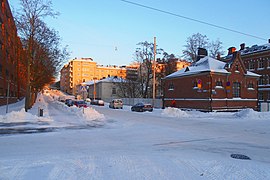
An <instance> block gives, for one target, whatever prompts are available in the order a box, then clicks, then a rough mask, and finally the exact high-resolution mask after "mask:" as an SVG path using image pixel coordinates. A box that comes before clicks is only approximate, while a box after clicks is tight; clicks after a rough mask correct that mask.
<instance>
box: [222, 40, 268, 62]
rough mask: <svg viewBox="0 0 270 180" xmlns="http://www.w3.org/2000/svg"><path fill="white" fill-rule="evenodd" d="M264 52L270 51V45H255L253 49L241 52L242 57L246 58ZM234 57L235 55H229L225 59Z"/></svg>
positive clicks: (246, 48) (249, 48) (247, 48)
mask: <svg viewBox="0 0 270 180" xmlns="http://www.w3.org/2000/svg"><path fill="white" fill-rule="evenodd" d="M263 51H270V43H267V44H263V45H257V44H256V45H253V46H251V47H245V49H243V50H239V52H240V53H241V56H245V55H248V54H255V53H258V52H263ZM232 56H233V54H229V55H227V56H225V57H224V59H230V58H231V57H232Z"/></svg>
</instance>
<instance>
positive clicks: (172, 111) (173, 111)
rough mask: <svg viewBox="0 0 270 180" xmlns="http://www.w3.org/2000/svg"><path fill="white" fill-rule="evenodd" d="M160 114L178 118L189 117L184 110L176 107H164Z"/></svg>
mask: <svg viewBox="0 0 270 180" xmlns="http://www.w3.org/2000/svg"><path fill="white" fill-rule="evenodd" d="M162 115H165V116H169V117H178V118H181V117H189V115H188V114H187V113H186V112H185V111H182V110H180V109H178V108H172V107H168V108H166V109H164V110H163V112H162Z"/></svg>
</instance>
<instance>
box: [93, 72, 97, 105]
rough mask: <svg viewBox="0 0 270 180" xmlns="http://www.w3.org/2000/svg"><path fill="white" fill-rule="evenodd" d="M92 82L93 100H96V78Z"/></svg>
mask: <svg viewBox="0 0 270 180" xmlns="http://www.w3.org/2000/svg"><path fill="white" fill-rule="evenodd" d="M93 80H94V100H96V80H97V78H96V77H94V78H93Z"/></svg>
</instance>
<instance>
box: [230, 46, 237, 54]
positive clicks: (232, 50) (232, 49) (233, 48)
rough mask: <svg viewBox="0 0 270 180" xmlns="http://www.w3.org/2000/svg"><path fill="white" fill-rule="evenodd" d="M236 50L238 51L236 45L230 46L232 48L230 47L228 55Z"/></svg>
mask: <svg viewBox="0 0 270 180" xmlns="http://www.w3.org/2000/svg"><path fill="white" fill-rule="evenodd" d="M235 51H236V48H235V47H230V48H229V49H228V55H231V54H233V53H234V52H235Z"/></svg>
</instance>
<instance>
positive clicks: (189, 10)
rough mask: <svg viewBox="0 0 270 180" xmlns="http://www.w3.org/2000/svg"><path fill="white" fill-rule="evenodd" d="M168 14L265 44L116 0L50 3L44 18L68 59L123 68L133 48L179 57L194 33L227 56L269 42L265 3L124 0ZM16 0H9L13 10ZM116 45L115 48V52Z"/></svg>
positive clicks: (269, 23)
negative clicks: (145, 46) (152, 46)
mask: <svg viewBox="0 0 270 180" xmlns="http://www.w3.org/2000/svg"><path fill="white" fill-rule="evenodd" d="M130 1H133V2H136V3H140V4H143V5H146V6H151V7H154V8H157V9H161V10H164V11H169V12H171V13H174V14H179V15H182V16H186V17H189V18H194V19H197V20H200V21H205V22H207V23H212V24H216V25H219V26H223V27H226V28H230V29H234V30H236V31H240V32H243V33H248V34H252V35H255V36H259V37H262V38H264V39H265V40H260V39H256V38H253V37H248V36H244V35H241V34H237V33H233V32H230V31H226V30H222V29H218V28H215V27H211V26H208V25H204V24H200V23H196V22H193V21H189V20H186V19H182V18H178V17H175V16H171V15H168V14H163V13H161V12H157V11H153V10H149V9H145V8H142V7H138V6H134V5H131V4H128V3H125V2H123V1H120V0H76V1H70V0H52V2H53V8H54V10H56V11H58V12H59V13H60V16H59V17H58V18H57V19H53V20H47V22H48V25H49V26H50V27H53V28H54V29H56V30H57V31H59V34H60V36H61V37H62V40H63V41H62V42H63V44H64V45H68V46H69V50H70V51H71V52H72V53H71V57H70V58H75V57H78V58H79V57H92V58H93V59H94V61H96V62H98V63H99V64H103V65H128V64H130V63H131V62H132V61H133V54H134V52H135V50H136V47H137V46H136V44H137V43H139V42H142V41H148V42H153V39H154V36H156V37H157V44H158V46H159V47H160V48H163V49H164V50H165V51H166V52H168V53H173V54H175V55H178V56H181V55H182V50H183V46H184V45H185V44H186V39H187V37H189V36H191V35H192V34H194V33H197V32H199V33H201V34H203V35H206V36H207V37H208V38H209V39H210V40H216V39H219V40H220V41H221V42H223V49H224V50H225V51H226V52H227V49H228V48H229V47H230V46H235V47H236V48H237V49H239V45H240V44H241V43H246V46H251V45H254V44H258V45H259V44H265V43H267V39H269V38H270V30H269V29H270V20H269V19H270V13H269V7H270V1H269V0H259V1H248V0H238V1H229V0H227V1H216V0H204V1H198V0H186V1H182V0H166V1H164V0H163V1H161V0H130ZM18 2H19V0H9V3H10V5H11V6H12V7H13V8H15V9H17V8H18ZM116 47H117V50H116Z"/></svg>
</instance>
